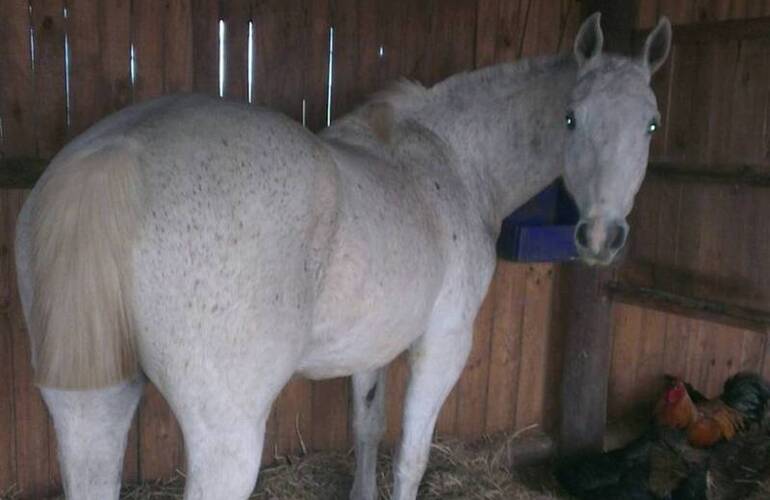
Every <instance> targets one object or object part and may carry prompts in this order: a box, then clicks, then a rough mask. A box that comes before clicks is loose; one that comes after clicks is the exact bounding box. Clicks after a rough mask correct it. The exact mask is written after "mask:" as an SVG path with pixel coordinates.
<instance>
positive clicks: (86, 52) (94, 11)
mask: <svg viewBox="0 0 770 500" xmlns="http://www.w3.org/2000/svg"><path fill="white" fill-rule="evenodd" d="M67 7H68V8H67V12H68V16H67V31H68V36H69V47H70V59H69V61H70V72H69V74H70V77H69V81H70V129H69V132H70V138H71V137H74V136H76V135H78V134H80V133H81V132H83V131H84V130H85V129H86V128H88V127H90V126H91V125H92V124H94V123H95V122H96V120H98V119H99V118H101V117H102V116H104V114H105V110H106V103H107V93H106V88H105V85H104V80H103V79H102V65H101V61H102V52H101V50H102V46H101V44H102V41H101V34H100V32H99V29H94V26H98V25H99V5H98V4H97V3H95V2H92V1H90V0H72V1H71V2H69V4H68V6H67Z"/></svg>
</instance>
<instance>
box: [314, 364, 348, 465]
mask: <svg viewBox="0 0 770 500" xmlns="http://www.w3.org/2000/svg"><path fill="white" fill-rule="evenodd" d="M349 385H350V383H349V379H348V378H336V379H332V380H323V381H320V382H315V383H313V421H312V428H313V449H314V450H343V449H345V448H346V447H347V446H348V415H349V414H350V408H349V400H348V394H349V389H348V386H349Z"/></svg>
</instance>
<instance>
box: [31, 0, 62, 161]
mask: <svg viewBox="0 0 770 500" xmlns="http://www.w3.org/2000/svg"><path fill="white" fill-rule="evenodd" d="M31 5H32V25H33V27H34V33H35V95H36V106H35V112H36V120H35V121H36V123H37V126H36V129H35V133H36V137H37V154H38V155H39V156H40V157H42V158H50V157H52V156H53V155H54V153H56V152H57V151H59V149H60V148H61V147H62V145H63V144H64V141H65V138H66V136H67V95H66V92H65V67H64V31H65V26H64V1H63V0H36V1H32V2H31Z"/></svg>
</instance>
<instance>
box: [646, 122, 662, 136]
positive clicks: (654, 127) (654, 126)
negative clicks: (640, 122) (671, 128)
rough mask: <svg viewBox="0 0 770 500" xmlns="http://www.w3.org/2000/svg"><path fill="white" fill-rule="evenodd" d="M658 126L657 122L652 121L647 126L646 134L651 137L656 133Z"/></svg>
mask: <svg viewBox="0 0 770 500" xmlns="http://www.w3.org/2000/svg"><path fill="white" fill-rule="evenodd" d="M658 128H659V125H658V121H657V120H652V121H651V122H650V124H649V125H647V133H648V134H650V135H652V134H654V133H655V132H657V131H658Z"/></svg>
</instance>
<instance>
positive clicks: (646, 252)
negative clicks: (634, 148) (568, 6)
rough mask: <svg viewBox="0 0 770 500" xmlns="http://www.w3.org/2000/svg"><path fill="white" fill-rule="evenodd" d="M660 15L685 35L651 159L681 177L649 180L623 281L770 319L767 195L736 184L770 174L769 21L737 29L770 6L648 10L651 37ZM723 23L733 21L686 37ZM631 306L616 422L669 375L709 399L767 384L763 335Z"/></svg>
mask: <svg viewBox="0 0 770 500" xmlns="http://www.w3.org/2000/svg"><path fill="white" fill-rule="evenodd" d="M659 14H666V15H668V16H670V17H671V19H672V20H673V21H674V23H676V24H677V25H679V26H680V28H678V29H677V28H675V42H676V43H675V46H674V50H673V52H672V55H671V58H670V61H669V63H668V64H667V65H666V67H665V68H664V69H663V70H661V72H660V74H658V75H656V77H655V79H654V87H655V89H656V93H657V96H658V101H659V105H660V109H661V114H662V120H663V128H662V130H661V132H660V133H659V134H658V135H657V136H656V137H655V139H654V140H653V148H652V154H651V161H652V162H653V163H654V162H665V166H666V168H667V169H670V171H673V172H683V173H684V174H685V175H682V176H674V175H662V174H661V175H655V173H654V172H655V171H651V172H650V174H648V177H647V179H646V180H645V182H644V185H643V187H642V190H641V192H640V194H639V196H638V198H637V203H636V206H635V208H634V211H633V214H632V220H631V227H632V233H631V240H630V249H629V255H628V259H627V262H626V264H625V265H624V266H623V267H622V268H621V269H620V271H619V277H620V279H621V281H622V282H624V283H627V284H632V285H635V286H644V287H650V288H655V289H657V290H661V291H666V292H671V293H675V294H680V295H683V296H687V297H694V298H700V299H705V300H711V301H714V302H715V303H719V304H728V305H735V306H742V307H748V308H752V309H757V310H761V311H768V310H770V237H769V236H770V232H768V227H769V226H768V225H767V220H768V219H769V218H770V191H768V189H767V187H759V186H757V185H752V184H751V182H748V183H746V182H743V181H737V180H736V179H737V178H738V177H739V176H733V177H730V176H731V175H733V174H735V173H736V172H741V171H747V172H752V173H755V174H758V175H760V176H761V175H762V174H767V173H770V20H768V18H765V20H764V21H762V22H756V21H755V22H754V23H753V24H751V25H747V24H745V23H741V22H737V20H741V19H748V18H755V17H761V16H768V15H770V2H768V1H764V0H753V1H751V0H750V1H723V0H720V1H713V0H712V1H696V0H689V1H680V0H676V1H674V0H659V1H654V0H642V1H641V2H640V15H639V27H640V28H642V29H645V28H649V27H651V26H652V25H653V24H654V20H655V19H656V18H657V16H658V15H659ZM725 20H733V21H736V22H733V23H732V24H729V25H725V24H719V25H713V24H712V25H710V26H708V27H695V26H689V27H687V26H685V27H684V28H681V26H682V25H690V24H692V23H698V22H702V21H708V22H713V21H725ZM720 28H721V29H720ZM687 174H689V175H687ZM712 174H716V175H712ZM720 175H721V176H722V178H721V181H720V180H718V179H717V180H715V177H719V176H720ZM630 302H632V303H630V304H624V303H617V304H616V305H615V307H614V312H613V320H614V343H613V356H612V359H613V361H612V368H611V378H610V385H609V414H610V417H619V416H621V415H624V414H626V413H628V412H630V411H634V410H635V409H639V408H640V407H642V408H644V407H646V406H647V405H648V404H649V403H650V401H651V399H652V398H653V397H655V395H656V394H657V393H658V391H659V390H660V389H661V384H662V379H661V375H662V374H663V373H670V374H675V375H679V376H683V377H685V378H686V379H687V380H689V381H690V382H692V383H693V384H694V385H695V386H696V387H697V388H699V389H701V390H703V391H705V392H706V394H708V395H710V396H715V395H717V394H718V393H719V392H720V390H721V387H722V383H723V382H724V380H725V379H726V378H727V377H728V376H729V375H731V374H733V373H735V372H736V371H738V370H743V369H747V370H754V371H759V372H762V373H764V374H765V375H766V376H770V343H768V342H767V335H766V334H767V329H766V328H762V327H757V326H752V325H738V326H736V325H735V324H730V323H731V322H730V321H722V320H720V318H719V317H718V315H716V316H715V317H711V318H707V319H704V318H703V317H698V315H691V314H684V315H682V314H671V313H666V312H661V311H659V310H654V309H650V308H648V307H643V306H642V305H640V304H638V303H633V301H630ZM722 319H724V318H722ZM714 320H717V321H714Z"/></svg>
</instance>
